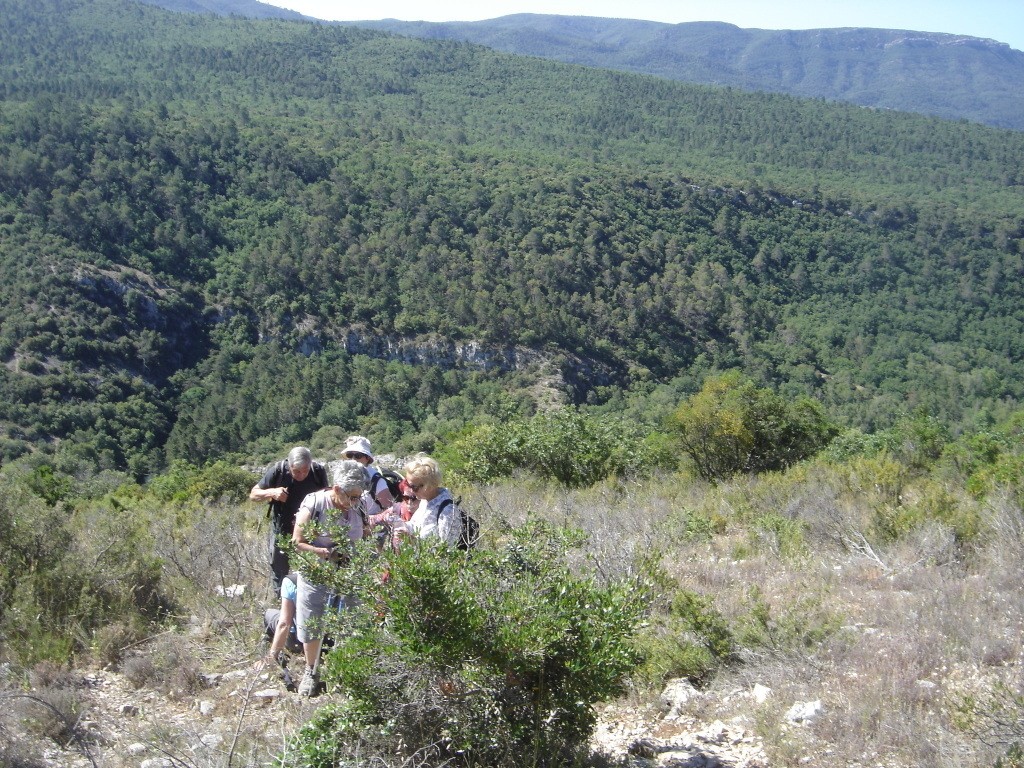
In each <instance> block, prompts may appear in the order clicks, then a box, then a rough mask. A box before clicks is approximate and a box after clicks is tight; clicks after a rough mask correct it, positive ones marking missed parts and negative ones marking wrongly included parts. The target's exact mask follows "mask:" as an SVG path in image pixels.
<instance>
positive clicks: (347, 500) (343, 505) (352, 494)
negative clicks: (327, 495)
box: [334, 487, 363, 512]
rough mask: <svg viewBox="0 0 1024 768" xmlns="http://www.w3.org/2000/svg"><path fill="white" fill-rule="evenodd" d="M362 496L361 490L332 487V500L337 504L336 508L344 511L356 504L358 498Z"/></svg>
mask: <svg viewBox="0 0 1024 768" xmlns="http://www.w3.org/2000/svg"><path fill="white" fill-rule="evenodd" d="M362 497H363V492H362V491H343V490H341V488H338V487H335V489H334V502H335V504H336V505H337V506H338V509H340V510H342V511H345V512H347V511H348V510H350V509H352V507H354V506H355V505H356V504H358V503H359V499H361V498H362Z"/></svg>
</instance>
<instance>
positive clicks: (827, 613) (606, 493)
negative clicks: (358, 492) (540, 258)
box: [484, 466, 1024, 768]
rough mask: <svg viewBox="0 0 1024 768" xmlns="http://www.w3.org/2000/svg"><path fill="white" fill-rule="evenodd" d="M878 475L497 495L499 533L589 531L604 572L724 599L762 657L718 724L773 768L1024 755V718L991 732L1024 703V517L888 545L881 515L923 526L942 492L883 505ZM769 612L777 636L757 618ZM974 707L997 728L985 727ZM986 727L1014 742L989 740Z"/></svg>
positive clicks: (500, 490)
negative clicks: (965, 536)
mask: <svg viewBox="0 0 1024 768" xmlns="http://www.w3.org/2000/svg"><path fill="white" fill-rule="evenodd" d="M871 469H872V468H870V467H868V468H865V470H864V472H862V473H860V474H857V473H854V472H851V471H849V470H844V471H843V472H836V471H833V470H831V469H830V468H828V467H823V466H818V467H812V468H809V469H801V470H796V471H793V472H790V473H789V474H787V475H778V476H765V477H762V478H760V479H738V480H735V481H733V482H730V483H725V484H722V485H721V486H718V487H711V486H707V485H705V484H703V483H699V482H695V481H692V480H688V479H686V478H677V477H673V478H666V479H663V480H662V481H661V482H659V483H649V484H647V485H644V486H626V487H622V486H611V485H602V486H597V487H595V488H592V489H588V490H584V491H576V492H564V491H561V490H559V489H552V488H549V487H546V486H536V485H531V484H529V483H519V484H518V485H515V486H502V487H496V488H488V489H485V491H484V493H485V494H486V496H487V498H488V500H489V501H490V507H491V508H492V509H493V512H494V514H493V516H491V517H490V518H489V519H486V523H489V524H491V525H493V524H494V523H496V522H497V523H503V522H505V521H508V522H517V521H519V520H522V519H524V518H525V516H526V514H527V513H528V512H529V513H532V514H536V515H540V516H542V517H544V518H545V519H548V520H550V521H551V522H555V523H568V524H572V525H575V526H578V527H580V528H582V529H584V530H586V531H587V532H588V533H589V535H590V545H589V550H590V557H591V558H592V560H593V562H594V563H596V564H597V565H598V567H599V568H600V570H601V571H602V572H606V573H609V574H611V573H615V574H621V573H622V572H623V571H625V570H628V569H630V568H634V567H635V566H636V564H637V562H638V558H639V557H640V556H641V555H647V554H651V553H655V552H657V553H659V554H660V555H661V566H662V568H663V569H664V570H665V572H667V573H668V574H670V575H671V576H672V577H673V579H674V580H675V582H676V583H678V585H679V587H680V588H683V589H687V590H692V591H695V592H697V593H699V594H702V595H710V596H712V598H713V600H714V606H715V608H716V609H717V610H718V611H720V612H721V613H722V615H723V616H724V617H725V618H726V619H727V620H728V621H729V622H730V626H732V627H733V628H734V630H735V631H736V632H737V633H738V634H739V635H740V636H744V637H746V638H747V640H748V643H749V642H750V641H756V642H753V644H750V645H747V646H745V648H744V652H743V653H742V654H741V657H742V661H741V662H740V663H738V664H735V665H732V666H728V667H726V668H723V669H722V670H721V671H720V672H719V674H718V676H717V677H716V678H715V679H714V680H713V681H712V683H711V685H710V689H709V691H710V692H711V693H713V694H714V700H716V701H718V702H719V705H718V707H717V711H715V712H714V713H713V714H715V715H718V716H721V717H733V716H742V717H745V718H747V719H748V720H749V721H750V722H752V723H756V730H757V731H758V733H759V735H760V736H761V737H762V738H763V739H765V741H766V746H767V748H768V749H769V752H770V754H771V755H772V758H773V765H802V766H808V765H809V766H823V767H824V766H834V765H848V766H857V765H864V766H868V765H871V766H877V765H885V766H922V765H929V766H936V767H938V768H945V767H947V766H948V767H949V768H953V767H954V766H956V767H957V768H960V767H962V766H971V765H976V766H991V765H993V763H994V762H995V760H996V758H997V757H999V756H1000V755H1002V754H1003V753H1004V752H1005V749H1006V746H1007V745H1008V744H1009V743H1011V742H1012V740H1011V739H1010V738H1009V737H1008V736H1007V735H1006V733H1005V731H1006V730H1007V728H1009V729H1010V730H1012V729H1013V728H1017V730H1016V731H1015V734H1014V735H1015V736H1016V737H1017V738H1024V721H1021V720H1020V712H1019V711H1017V712H1016V717H1017V719H1014V718H1013V717H1009V718H1007V717H1005V716H1004V717H1002V719H1000V720H999V721H998V722H996V723H993V722H992V720H993V719H992V718H991V717H989V718H988V721H986V720H985V715H984V712H985V710H984V703H985V702H986V700H987V699H986V697H991V696H993V695H995V693H997V692H998V691H999V690H1001V689H1000V688H999V685H1000V684H1002V685H1005V686H1008V687H1009V688H1008V689H1009V690H1020V687H1019V684H1020V682H1021V669H1022V668H1024V656H1022V647H1024V619H1022V613H1021V610H1020V606H1022V605H1024V586H1022V584H1021V579H1020V574H1021V573H1022V569H1024V513H1022V511H1021V509H1020V508H1019V507H1018V506H1017V505H1016V504H1015V503H1014V502H1013V501H1012V499H1010V498H1009V497H1006V496H1000V497H996V498H991V499H987V500H985V501H984V502H982V503H981V508H980V510H976V505H978V502H977V501H975V500H973V499H970V498H968V497H966V496H962V497H957V498H956V503H957V504H958V505H961V506H959V507H957V509H961V510H962V511H963V512H962V513H963V514H965V515H966V514H968V513H970V514H974V513H975V511H978V513H979V516H980V518H981V519H982V520H983V521H984V525H983V528H982V531H981V533H980V534H979V536H978V537H977V538H976V539H975V540H972V541H970V542H968V543H967V544H966V545H965V544H964V543H962V542H960V541H959V540H958V538H957V536H956V535H955V532H954V528H953V527H952V526H951V525H947V524H944V523H941V522H935V521H931V522H924V523H920V524H916V525H914V526H911V527H910V528H909V529H908V530H907V531H906V532H905V533H904V534H903V535H901V536H900V537H899V538H897V539H895V540H886V539H885V538H884V537H882V536H880V535H879V533H878V530H879V529H878V528H877V527H876V522H877V520H878V515H879V514H880V513H879V510H880V509H883V508H884V509H887V510H890V511H887V512H886V514H892V510H894V512H895V514H896V515H897V516H898V515H906V516H912V515H913V514H916V510H915V509H914V508H913V507H912V505H913V504H915V503H918V502H917V500H918V499H925V498H927V495H928V493H929V490H928V489H924V490H920V491H919V490H918V489H916V488H915V487H914V486H913V484H912V483H910V482H909V481H908V480H907V479H906V478H905V477H902V476H898V477H894V479H892V483H891V484H890V485H889V486H885V485H880V486H879V487H867V486H865V483H866V482H867V481H866V480H865V477H866V474H865V473H866V472H867V471H869V470H871ZM946 493H947V494H948V493H949V492H948V491H946ZM893 498H896V499H897V504H896V506H895V507H891V506H890V507H886V506H885V505H891V504H892V500H893ZM773 521H774V522H773ZM780 521H781V522H780ZM956 522H957V520H956V519H954V520H953V523H956ZM788 523H793V524H794V525H792V526H790V525H789V524H788ZM485 527H487V526H486V525H485ZM757 605H760V606H761V608H762V609H766V610H767V612H768V615H769V617H770V619H769V622H768V624H767V625H763V624H761V625H758V622H757V621H755V620H754V619H753V618H752V616H753V614H754V613H755V612H756V611H755V607H756V606H757ZM755 625H757V626H755ZM766 626H767V630H766ZM765 630H766V631H765ZM755 684H761V685H764V686H767V687H768V688H770V689H772V692H773V693H772V696H771V697H770V698H769V699H768V701H767V702H765V703H764V704H763V705H759V706H756V705H754V703H753V702H752V701H751V699H750V698H749V697H746V696H735V695H733V694H735V692H736V691H737V690H740V691H744V690H745V691H749V690H750V689H751V688H752V687H753V686H754V685H755ZM1014 685H1016V686H1017V687H1016V688H1014V687H1013V686H1014ZM994 692H995V693H994ZM650 693H651V694H656V693H657V692H656V691H652V692H650ZM967 694H969V695H970V696H972V697H974V698H972V699H968V701H969V702H975V703H976V704H977V709H978V710H979V711H980V712H981V714H977V713H975V714H974V718H975V719H974V725H973V726H972V725H970V723H968V722H967V721H965V719H964V716H963V712H962V710H963V707H964V704H963V702H964V700H965V698H964V697H965V695H967ZM814 700H820V701H821V702H822V704H823V709H822V715H821V716H820V717H819V718H818V719H817V720H815V721H814V722H812V723H810V724H802V725H794V724H790V723H787V722H786V720H785V713H786V711H787V710H788V709H789V708H790V707H791V706H792V705H793V704H794V703H797V702H806V701H814ZM1006 700H1007V695H1006V694H1004V696H1003V705H1004V709H1006V708H1007V706H1008V705H1007V704H1006ZM1011 703H1012V702H1011ZM701 706H702V708H703V710H704V711H703V712H702V713H700V714H701V716H702V717H704V718H708V717H709V716H711V715H712V712H711V711H709V709H708V706H707V702H706V700H705V702H704V703H703V704H702V705H701ZM992 706H995V705H992ZM1018 706H1019V705H1018ZM1009 708H1010V709H1011V710H1012V707H1009ZM1007 722H1008V723H1009V725H1007ZM986 725H988V726H989V733H990V734H991V732H992V730H993V729H994V728H996V727H997V726H1001V727H1002V729H1003V731H1004V732H1003V733H1001V734H1000V735H999V737H998V738H996V737H994V736H990V738H987V739H986V738H984V727H985V726H986Z"/></svg>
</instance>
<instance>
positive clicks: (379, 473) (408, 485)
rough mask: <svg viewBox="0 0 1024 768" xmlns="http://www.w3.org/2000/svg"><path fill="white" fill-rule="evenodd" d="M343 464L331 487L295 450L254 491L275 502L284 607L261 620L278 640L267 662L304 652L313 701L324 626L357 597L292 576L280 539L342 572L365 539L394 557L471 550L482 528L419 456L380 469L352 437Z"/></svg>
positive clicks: (274, 554)
mask: <svg viewBox="0 0 1024 768" xmlns="http://www.w3.org/2000/svg"><path fill="white" fill-rule="evenodd" d="M341 455H342V459H343V461H341V462H340V463H339V464H338V465H337V467H336V468H335V471H334V478H333V483H329V482H328V478H327V469H326V467H325V466H324V465H323V464H321V463H320V462H317V461H314V460H313V457H312V454H311V453H310V451H309V449H308V448H304V447H296V448H293V449H292V450H291V452H290V453H289V454H288V458H287V459H284V460H282V461H279V462H277V463H276V464H274V465H273V466H271V467H270V468H269V469H268V470H267V471H266V473H265V474H264V475H263V477H262V478H261V479H260V481H259V482H258V483H256V485H254V486H253V488H252V490H251V491H250V492H249V498H250V499H251V500H253V501H267V502H269V503H270V510H269V515H270V521H271V526H270V528H271V530H270V537H271V538H270V547H269V549H270V569H271V581H272V584H273V587H274V592H275V594H276V595H277V596H278V597H280V599H281V604H280V608H279V609H277V610H276V611H274V610H273V609H271V610H268V611H267V614H266V616H265V623H266V624H267V631H268V634H270V633H272V641H271V646H270V650H269V651H268V653H267V655H266V656H265V657H264V658H263V660H262V663H275V664H276V663H279V661H280V660H281V658H282V655H281V654H282V652H283V651H284V649H285V648H286V647H287V648H288V649H289V650H291V651H293V652H298V651H299V649H300V646H301V652H302V654H303V656H304V657H305V661H306V669H305V672H304V673H303V676H302V679H301V681H300V683H299V685H298V692H299V694H300V695H303V696H311V695H313V694H314V693H315V692H316V690H317V688H318V685H319V681H318V674H317V668H318V664H319V659H320V653H321V650H322V646H323V634H322V631H321V629H320V628H319V626H318V625H319V623H320V619H321V618H322V617H323V615H324V614H325V613H326V611H327V610H328V608H331V609H338V610H341V609H343V608H344V607H345V605H346V602H347V601H349V600H352V599H353V598H351V597H346V596H341V595H334V594H332V592H331V590H330V588H329V587H327V586H326V585H322V584H317V583H315V582H314V581H312V580H311V579H309V578H307V576H306V575H304V574H303V572H302V571H301V570H298V571H293V570H291V567H290V563H289V558H288V553H287V552H286V551H285V550H283V549H282V548H281V547H280V546H279V537H281V536H284V537H286V538H289V539H290V540H291V542H292V545H293V546H294V548H295V550H296V551H298V552H308V553H310V554H313V555H315V556H316V557H319V558H321V559H323V560H325V561H327V562H334V563H338V564H339V565H340V564H344V563H345V562H347V561H348V559H349V555H350V552H351V551H352V547H353V546H354V545H355V543H356V542H358V541H360V540H361V539H364V538H371V537H373V538H376V540H377V542H378V546H379V547H381V548H384V547H390V548H392V549H394V550H397V549H398V548H400V547H402V546H405V545H406V544H408V543H412V542H417V541H422V540H427V539H436V540H439V541H441V542H443V543H444V544H447V545H449V546H452V547H459V548H463V549H465V548H468V547H469V546H471V545H472V543H473V542H474V540H475V538H476V536H477V530H476V522H475V521H474V520H473V519H472V518H471V517H470V516H469V515H467V514H465V513H464V512H463V510H462V509H460V507H459V505H458V503H457V502H456V500H455V499H453V498H452V495H451V493H450V492H449V491H448V489H447V488H445V487H443V486H442V484H441V483H442V476H441V468H440V467H439V465H438V463H437V462H436V461H435V460H434V459H432V458H431V457H429V456H426V455H423V454H419V455H417V456H414V457H413V458H412V459H410V460H409V461H408V462H407V463H406V464H405V466H404V467H403V472H402V475H399V474H398V473H396V472H393V471H391V470H378V469H377V468H376V467H375V466H374V461H375V458H374V455H373V449H372V447H371V445H370V441H369V440H367V439H366V438H365V437H362V436H361V435H354V436H352V437H349V438H348V439H347V440H346V441H345V447H344V450H343V451H342V454H341ZM311 524H312V525H311ZM327 531H331V532H327ZM337 531H340V532H341V533H340V534H338V533H337ZM346 536H347V540H346V539H345V537H346ZM337 539H341V540H340V541H339V540H337Z"/></svg>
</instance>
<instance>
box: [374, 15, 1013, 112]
mask: <svg viewBox="0 0 1024 768" xmlns="http://www.w3.org/2000/svg"><path fill="white" fill-rule="evenodd" d="M359 24H360V26H365V27H371V28H374V29H381V30H386V31H389V32H394V33H398V34H403V35H409V36H413V37H421V38H429V39H452V40H464V41H469V42H473V43H478V44H480V45H486V46H488V47H491V48H495V49H498V50H502V51H508V52H511V53H518V54H524V55H530V56H541V57H544V58H550V59H557V60H559V61H565V62H571V63H575V64H585V65H588V66H595V67H606V68H609V69H621V70H627V71H631V72H642V73H646V74H652V75H657V76H659V77H666V78H670V79H673V80H684V81H688V82H696V83H707V84H713V85H727V86H734V87H737V88H744V89H747V90H758V91H773V92H778V93H788V94H792V95H795V96H804V97H810V98H825V99H837V100H841V101H850V102H853V103H855V104H860V105H863V106H868V107H876V108H881V109H897V110H902V111H908V112H920V113H922V114H928V115H934V116H937V117H944V118H949V119H959V118H964V119H968V120H973V121H976V122H981V123H987V124H989V125H995V126H999V127H1002V128H1013V129H1016V130H1024V91H1022V90H1021V88H1020V83H1021V82H1024V53H1022V52H1021V51H1017V50H1014V49H1013V48H1010V47H1009V46H1008V45H1006V44H1005V43H998V42H995V41H994V40H984V39H981V38H976V37H968V36H965V35H948V34H938V33H930V32H910V31H906V30H891V29H812V30H803V31H791V30H782V31H773V30H763V29H740V28H739V27H736V26H733V25H732V24H724V23H719V22H697V23H687V24H674V25H673V24H662V23H658V22H653V21H632V20H623V19H603V18H592V17H583V16H553V15H539V14H516V15H512V16H503V17H501V18H498V19H491V20H488V21H478V22H449V23H430V22H403V21H395V20H393V19H390V20H383V21H366V22H359Z"/></svg>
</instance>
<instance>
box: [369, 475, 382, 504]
mask: <svg viewBox="0 0 1024 768" xmlns="http://www.w3.org/2000/svg"><path fill="white" fill-rule="evenodd" d="M383 477H384V475H382V474H381V473H380V472H378V471H377V470H376V469H374V470H373V474H372V475H370V498H371V499H373V500H374V501H375V502H377V506H378V507H380V508H381V509H383V508H384V505H383V504H381V503H380V501H379V500H378V499H377V481H378V480H381V479H383Z"/></svg>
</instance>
